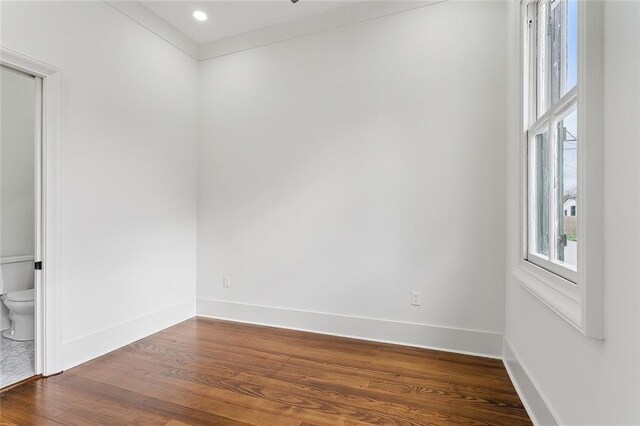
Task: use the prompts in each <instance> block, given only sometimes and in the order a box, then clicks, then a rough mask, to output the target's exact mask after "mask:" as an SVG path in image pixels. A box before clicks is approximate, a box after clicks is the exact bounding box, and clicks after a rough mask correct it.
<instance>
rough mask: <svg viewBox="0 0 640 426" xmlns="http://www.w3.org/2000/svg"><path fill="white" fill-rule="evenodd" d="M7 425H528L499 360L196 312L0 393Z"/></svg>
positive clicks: (0, 415)
mask: <svg viewBox="0 0 640 426" xmlns="http://www.w3.org/2000/svg"><path fill="white" fill-rule="evenodd" d="M0 419H1V420H0V424H2V425H14V424H17V425H31V424H35V425H49V424H56V425H60V424H64V425H83V426H85V425H93V424H100V425H119V424H122V425H133V424H135V425H173V426H178V425H185V424H186V425H200V424H225V425H233V424H256V425H257V424H259V425H278V426H279V425H311V424H317V425H320V424H322V425H356V424H359V425H362V424H402V425H414V424H416V425H417V424H438V425H440V424H464V425H484V424H496V425H520V424H531V422H530V420H529V418H528V416H527V413H526V412H525V410H524V408H523V406H522V403H521V402H520V399H519V398H518V396H517V394H516V392H515V390H514V388H513V385H512V384H511V382H510V381H509V378H508V376H507V373H506V371H505V369H504V367H503V365H502V362H501V361H499V360H494V359H487V358H480V357H473V356H467V355H457V354H451V353H446V352H439V351H433V350H424V349H416V348H410V347H404V346H396V345H388V344H380V343H372V342H365V341H360V340H352V339H345V338H339V337H332V336H325V335H320V334H312V333H303V332H298V331H290V330H283V329H277V328H270V327H258V326H252V325H244V324H237V323H232V322H225V321H217V320H210V319H204V318H194V319H191V320H188V321H185V322H183V323H181V324H178V325H176V326H174V327H171V328H169V329H167V330H164V331H162V332H160V333H157V334H154V335H152V336H149V337H147V338H145V339H142V340H140V341H138V342H135V343H132V344H130V345H128V346H125V347H124V348H121V349H118V350H117V351H114V352H111V353H109V354H107V355H105V356H102V357H100V358H97V359H95V360H93V361H90V362H88V363H85V364H82V365H80V366H78V367H76V368H73V369H71V370H69V371H66V372H64V373H62V374H60V375H58V376H55V377H50V378H47V379H41V380H38V381H35V382H31V383H28V384H26V385H23V386H21V387H19V388H16V389H13V390H11V391H8V392H6V393H5V394H4V395H2V396H1V397H0Z"/></svg>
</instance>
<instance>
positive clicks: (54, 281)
mask: <svg viewBox="0 0 640 426" xmlns="http://www.w3.org/2000/svg"><path fill="white" fill-rule="evenodd" d="M0 64H2V65H4V66H7V67H9V68H13V69H16V70H18V71H22V72H24V73H27V74H31V75H34V76H36V77H40V78H41V79H42V90H41V93H42V111H41V123H40V126H41V127H40V132H41V133H40V144H38V148H39V150H40V152H39V154H40V155H39V156H40V162H41V169H40V173H41V179H40V180H39V184H40V188H39V189H40V197H39V202H40V206H41V207H40V209H39V211H40V214H41V215H42V216H41V221H40V226H41V227H42V228H41V240H40V241H39V243H40V244H39V246H40V247H39V248H38V247H37V248H36V253H35V255H36V259H35V260H36V261H42V265H43V267H42V270H41V271H39V272H37V273H36V280H35V284H36V285H35V288H36V299H35V302H36V312H35V322H36V342H35V347H36V354H35V358H36V366H35V367H36V374H42V375H43V376H51V375H53V374H57V373H60V372H61V371H62V369H63V361H62V356H63V354H62V297H61V296H62V288H61V282H60V259H61V256H60V254H61V253H60V247H61V245H60V183H61V179H60V172H61V168H60V159H61V156H60V154H61V138H60V134H61V127H62V126H61V119H62V113H61V112H62V108H61V105H62V103H61V101H62V76H61V70H60V69H59V68H57V67H54V66H52V65H49V64H46V63H44V62H41V61H38V60H36V59H33V58H31V57H29V56H25V55H22V54H20V53H18V52H15V51H13V50H11V49H7V48H5V47H2V46H0ZM37 151H38V150H36V152H37Z"/></svg>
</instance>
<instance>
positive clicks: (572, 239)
mask: <svg viewBox="0 0 640 426" xmlns="http://www.w3.org/2000/svg"><path fill="white" fill-rule="evenodd" d="M557 137H558V153H557V157H558V171H557V182H556V186H557V188H558V190H557V196H558V203H557V205H558V219H557V221H556V245H557V246H556V260H557V261H558V262H562V263H564V264H566V265H568V266H572V267H573V268H575V267H576V266H577V255H578V213H579V212H578V204H577V201H578V113H577V111H576V110H574V111H573V112H572V113H571V114H569V115H568V116H566V117H565V118H564V119H563V120H561V121H560V122H558V126H557Z"/></svg>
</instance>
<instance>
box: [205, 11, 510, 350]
mask: <svg viewBox="0 0 640 426" xmlns="http://www.w3.org/2000/svg"><path fill="white" fill-rule="evenodd" d="M505 10H506V6H505V4H504V3H502V2H447V3H443V4H437V5H432V6H429V7H426V8H422V9H418V10H414V11H410V12H405V13H401V14H397V15H393V16H389V17H386V18H381V19H377V20H373V21H369V22H364V23H360V24H355V25H350V26H347V27H343V28H339V29H334V30H330V31H326V32H322V33H319V34H315V35H310V36H305V37H300V38H296V39H292V40H288V41H285V42H281V43H277V44H273V45H270V46H265V47H260V48H256V49H252V50H248V51H243V52H239V53H235V54H231V55H227V56H224V57H219V58H215V59H211V60H207V61H204V62H202V65H201V92H202V103H201V114H202V120H201V121H202V122H201V129H202V142H201V143H202V146H201V151H200V173H199V176H200V180H199V182H200V188H199V210H198V298H199V305H198V312H199V313H200V314H207V315H213V316H220V315H225V316H229V317H234V319H248V318H249V317H250V315H247V316H243V315H242V314H241V313H240V310H242V309H245V308H247V306H246V305H261V306H267V307H280V308H287V309H292V310H297V311H300V310H302V311H314V312H322V313H330V314H340V315H344V316H347V317H353V316H356V317H365V318H373V319H384V320H390V321H397V322H401V323H419V324H431V325H437V326H442V327H446V328H462V329H473V330H481V331H489V332H495V333H502V331H503V320H504V308H503V307H504V270H505V264H504V253H505V252H504V250H505V248H504V240H503V236H504V235H505V234H504V233H505V229H504V219H505V217H504V208H503V207H502V206H503V205H504V202H505V201H504V200H505V198H504V179H505V172H504V170H505V169H504V167H505V164H504V156H505V152H504V140H505V125H504V116H505V103H506V102H505V99H506V92H505V84H504V81H505V70H506V68H505V67H506V62H505V52H506V40H505V30H504V29H505V25H504V21H505V19H506V14H505ZM224 275H228V276H230V277H231V278H232V286H231V288H223V286H222V280H223V276H224ZM410 290H417V291H420V292H421V294H422V305H421V306H419V307H416V306H413V307H412V306H410V303H409V302H410V297H409V295H410ZM211 300H213V301H215V302H212V303H207V301H211ZM221 301H222V302H223V303H222V304H220V303H219V302H221ZM225 302H233V303H234V304H233V305H230V304H228V303H226V304H225ZM236 304H241V305H236ZM233 306H236V307H237V309H236V308H234V307H233ZM256 309H258V308H257V307H256ZM260 309H261V308H260ZM222 312H224V314H223V313H222ZM272 312H273V311H272ZM268 314H269V312H265V313H264V315H268ZM299 314H300V312H294V311H287V312H286V313H283V314H282V315H283V316H284V315H289V316H290V317H291V318H294V317H296V315H299ZM265 318H268V317H265ZM343 318H344V317H343ZM334 319H335V318H334ZM344 320H345V321H347V320H348V318H344ZM263 321H264V322H269V320H268V319H265V320H263ZM281 325H288V326H293V327H301V326H302V325H301V323H300V322H296V319H295V318H294V319H292V320H291V321H289V322H286V321H285V322H284V323H283V324H281ZM304 327H305V328H310V329H320V330H323V331H327V329H326V328H323V326H322V325H321V324H318V321H316V322H314V321H313V320H310V322H308V323H306V324H305V325H304ZM346 330H348V327H347V328H346ZM400 331H402V330H400ZM373 335H374V336H368V337H378V338H385V339H391V340H400V341H402V340H403V336H395V337H394V336H391V337H389V336H375V332H373ZM498 337H499V335H498ZM499 338H500V339H501V337H499ZM405 341H406V339H405ZM500 341H501V340H500ZM409 343H411V342H409ZM414 343H415V342H414ZM423 343H424V344H426V345H429V342H428V341H427V342H423ZM434 343H435V342H434Z"/></svg>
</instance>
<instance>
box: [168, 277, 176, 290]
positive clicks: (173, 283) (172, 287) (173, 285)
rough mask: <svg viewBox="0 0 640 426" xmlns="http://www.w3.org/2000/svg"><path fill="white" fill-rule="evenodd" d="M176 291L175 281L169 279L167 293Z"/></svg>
mask: <svg viewBox="0 0 640 426" xmlns="http://www.w3.org/2000/svg"><path fill="white" fill-rule="evenodd" d="M174 291H176V282H175V281H173V280H171V281H169V293H173V292H174Z"/></svg>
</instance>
